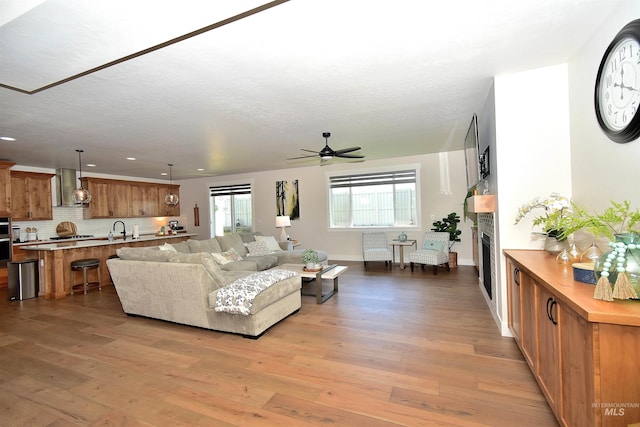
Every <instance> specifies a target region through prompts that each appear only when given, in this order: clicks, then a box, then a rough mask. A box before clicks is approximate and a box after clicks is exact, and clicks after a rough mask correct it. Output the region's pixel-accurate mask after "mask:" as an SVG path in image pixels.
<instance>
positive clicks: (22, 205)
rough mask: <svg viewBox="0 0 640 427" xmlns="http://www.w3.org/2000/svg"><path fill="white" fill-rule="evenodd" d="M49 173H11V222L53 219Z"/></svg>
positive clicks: (51, 175) (50, 176) (51, 176)
mask: <svg viewBox="0 0 640 427" xmlns="http://www.w3.org/2000/svg"><path fill="white" fill-rule="evenodd" d="M54 176H55V175H54V174H50V173H39V172H23V171H11V217H12V220H13V221H36V220H38V221H41V220H51V219H53V204H52V200H51V178H53V177H54Z"/></svg>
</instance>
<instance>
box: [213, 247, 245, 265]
mask: <svg viewBox="0 0 640 427" xmlns="http://www.w3.org/2000/svg"><path fill="white" fill-rule="evenodd" d="M211 255H213V257H214V258H215V260H216V262H217V263H218V264H220V265H225V264H229V263H230V262H233V261H242V257H241V256H240V255H238V252H236V250H235V249H233V248H231V249H229V250H228V251H225V252H220V253H216V252H212V253H211Z"/></svg>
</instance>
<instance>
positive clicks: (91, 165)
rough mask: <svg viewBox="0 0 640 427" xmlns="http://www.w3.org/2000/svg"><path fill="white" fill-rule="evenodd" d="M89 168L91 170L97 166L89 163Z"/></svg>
mask: <svg viewBox="0 0 640 427" xmlns="http://www.w3.org/2000/svg"><path fill="white" fill-rule="evenodd" d="M87 166H89V167H90V168H95V167H96V165H94V164H93V163H87Z"/></svg>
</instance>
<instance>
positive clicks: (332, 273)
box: [275, 264, 349, 304]
mask: <svg viewBox="0 0 640 427" xmlns="http://www.w3.org/2000/svg"><path fill="white" fill-rule="evenodd" d="M275 268H278V269H281V270H289V271H295V272H296V273H298V274H299V275H300V277H303V278H305V279H316V292H315V297H316V304H322V303H323V302H325V301H326V300H328V299H329V298H331V297H332V296H333V294H335V293H336V292H338V277H339V276H340V275H341V274H342V273H344V272H345V271H347V270H348V269H349V267H347V266H345V265H338V264H330V265H327V266H325V267H324V268H323V269H322V270H321V271H318V272H313V271H305V270H304V265H303V264H282V265H279V266H277V267H275ZM322 279H325V280H333V290H331V291H329V292H328V293H326V294H324V295H323V294H322Z"/></svg>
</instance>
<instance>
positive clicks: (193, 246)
mask: <svg viewBox="0 0 640 427" xmlns="http://www.w3.org/2000/svg"><path fill="white" fill-rule="evenodd" d="M187 243H188V244H189V251H190V252H191V253H196V252H208V253H213V252H222V248H221V247H220V244H219V243H218V240H216V238H212V239H206V240H193V239H192V240H187ZM225 250H226V249H225Z"/></svg>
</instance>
